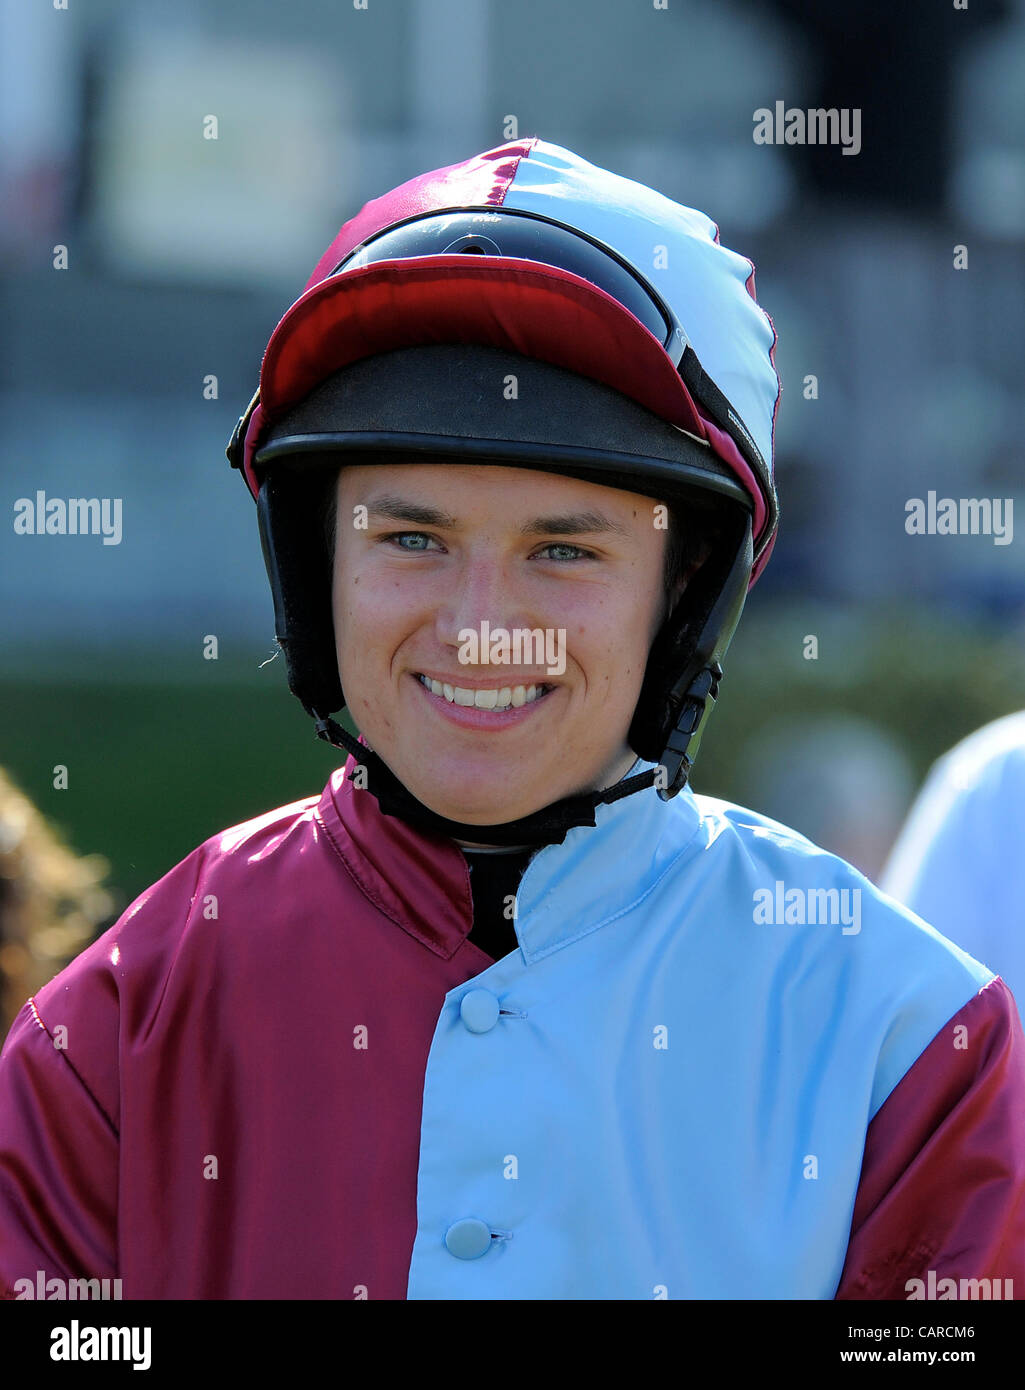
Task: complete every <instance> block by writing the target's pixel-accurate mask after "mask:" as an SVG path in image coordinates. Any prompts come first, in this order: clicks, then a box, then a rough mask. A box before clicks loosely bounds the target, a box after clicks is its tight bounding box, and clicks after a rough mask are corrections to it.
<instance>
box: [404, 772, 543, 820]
mask: <svg viewBox="0 0 1025 1390" xmlns="http://www.w3.org/2000/svg"><path fill="white" fill-rule="evenodd" d="M396 776H397V777H399V780H400V781H401V782H402V783H403V784H404V785H405V786H406V787H407V788H408V789H409V791H411V792H412V793H413V795H414V796H415V797H416V799H417V800H418V801H421V802H423V804H424V805H425V806H426V807H427V808H428V809H429V810H431V811H433V812H434V813H435V814H436V815H439V816H444V817H445V818H446V820H454V821H460V822H461V823H462V824H464V825H505V824H506V823H507V822H508V821H513V820H520V819H521V818H522V817H523V816H529V815H531V814H532V813H533V812H534V811H539V810H540V809H541V808H542V806H547V805H549V803H550V802H552V801H555V800H557V799H558V798H559V796H560V795H563V793H560V792H558V791H552V790H551V789H550V788H548V787H544V786H542V787H539V789H538V791H537V792H536V794H535V795H533V796H531V795H530V794H529V793H528V792H527V791H526V789H523V788H519V787H509V786H508V785H506V786H504V787H503V788H502V789H501V790H500V791H499V792H498V794H497V795H486V794H485V790H486V788H487V787H488V786H489V784H490V785H491V786H496V784H497V785H499V786H501V783H500V782H499V778H498V777H497V776H496V774H495V772H494V771H493V770H489V771H488V772H487V773H486V774H481V775H478V776H472V775H469V776H468V775H467V774H466V773H465V772H463V773H461V774H460V775H459V776H455V777H452V778H447V777H444V776H438V775H435V776H427V777H424V778H422V779H421V778H419V777H416V778H409V779H407V778H405V777H403V776H402V775H401V773H399V772H398V771H397V770H396ZM541 780H542V782H544V781H545V779H543V778H542V779H541Z"/></svg>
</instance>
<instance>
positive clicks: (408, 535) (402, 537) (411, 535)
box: [382, 531, 434, 552]
mask: <svg viewBox="0 0 1025 1390" xmlns="http://www.w3.org/2000/svg"><path fill="white" fill-rule="evenodd" d="M382 539H383V540H386V541H394V542H395V544H396V545H398V547H399V549H400V550H407V551H413V552H420V551H424V550H426V549H427V547H428V545H430V543H431V542H432V541H433V539H434V537H433V536H428V535H427V534H426V532H424V531H396V532H394V533H393V534H392V535H390V536H383V537H382ZM409 540H412V541H423V542H424V544H423V545H403V544H402V542H403V541H409Z"/></svg>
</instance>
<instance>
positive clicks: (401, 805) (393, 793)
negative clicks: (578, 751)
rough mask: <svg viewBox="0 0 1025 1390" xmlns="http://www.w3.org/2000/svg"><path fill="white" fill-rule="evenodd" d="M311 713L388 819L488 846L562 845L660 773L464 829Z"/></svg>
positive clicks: (650, 771)
mask: <svg viewBox="0 0 1025 1390" xmlns="http://www.w3.org/2000/svg"><path fill="white" fill-rule="evenodd" d="M309 713H310V714H311V715H312V716H313V719H314V720H315V721H316V728H317V737H318V738H322V739H323V740H324V741H325V743H330V744H331V746H332V747H333V748H340V749H342V751H343V752H346V753H351V754H352V756H353V757H354V758H355V759H356V762H357V763H358V764H359V765H360V766H361V767H362V768H364V769H365V777H366V781H365V783H362V784H361V785H365V787H366V790H367V791H369V792H373V794H374V796H375V797H376V798H377V801H378V804H379V805H380V807H381V810H382V811H383V812H384V814H385V815H386V816H396V817H398V818H399V819H400V820H404V821H408V822H410V824H412V825H415V826H416V827H417V828H418V829H420V830H426V831H428V832H430V833H432V834H434V835H444V836H448V837H449V838H450V839H453V840H470V841H475V842H477V843H478V844H488V845H524V844H532V845H561V844H562V842H563V840H565V838H566V836H567V834H568V833H569V831H570V830H572V829H573V827H574V826H577V825H589V826H593V825H594V823H595V817H594V813H595V808H596V807H598V806H600V805H602V804H603V803H608V802H612V801H619V800H621V798H622V797H624V796H630V795H631V794H632V793H633V792H639V791H644V789H645V788H646V787H651V786H653V785H654V783H655V778H656V776H657V772H658V769H657V768H649V769H648V771H647V772H639V773H638V774H637V776H636V777H628V778H627V779H626V780H625V781H623V782H617V783H616V784H615V786H613V787H607V788H606V789H605V790H604V791H599V792H580V793H578V794H577V795H576V796H566V797H563V798H562V800H561V801H553V802H552V804H551V805H550V806H543V807H542V808H541V810H540V811H535V812H534V813H533V814H532V815H529V816H521V817H520V819H519V820H511V821H506V822H505V824H504V825H464V824H463V823H462V822H461V821H455V820H448V819H446V817H445V816H439V815H437V814H436V812H434V811H431V810H430V809H429V808H428V807H426V806H425V805H424V804H423V802H422V801H418V800H417V799H416V797H415V796H414V795H413V794H412V792H410V791H409V790H408V789H407V788H406V787H404V786H403V785H402V783H401V782H400V781H399V779H398V778H397V777H396V776H395V774H394V773H393V772H392V770H391V768H390V767H389V766H388V765H387V763H385V762H384V761H383V760H382V759H381V758H380V757H379V756H378V755H377V754H376V753H374V752H372V751H371V750H370V749H369V748H368V747H367V746H366V745H365V744H363V743H359V742H357V740H356V739H354V738H353V736H352V735H351V734H350V733H349V732H348V731H347V730H346V729H343V728H342V726H341V725H340V724H336V723H335V721H334V720H333V719H330V718H327V717H325V716H323V715H319V714H317V713H316V711H315V710H310V711H309ZM357 772H358V769H356V770H354V771H353V772H351V773H350V774H349V780H350V781H353V780H354V779H355V778H356V775H357Z"/></svg>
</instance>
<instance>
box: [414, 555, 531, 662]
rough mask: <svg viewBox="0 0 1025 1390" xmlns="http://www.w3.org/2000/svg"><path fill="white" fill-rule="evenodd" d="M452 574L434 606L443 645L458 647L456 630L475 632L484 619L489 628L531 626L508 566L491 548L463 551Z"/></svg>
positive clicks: (439, 636)
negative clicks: (449, 586)
mask: <svg viewBox="0 0 1025 1390" xmlns="http://www.w3.org/2000/svg"><path fill="white" fill-rule="evenodd" d="M452 577H453V587H452V589H451V590H450V592H449V595H448V597H447V598H446V599H445V601H444V602H443V603H442V604H441V605H440V606H439V608H438V612H437V618H436V629H435V630H436V635H437V637H438V640H439V641H440V642H442V643H444V644H445V645H446V646H452V647H457V646H460V645H461V643H462V638H460V636H459V634H460V632H465V630H466V629H468V628H470V629H472V630H473V631H475V632H479V631H480V628H481V624H482V623H483V622H484V621H487V623H488V625H489V626H490V628H491V629H492V630H494V629H495V628H500V627H504V628H513V627H530V626H533V624H532V623H531V621H530V616H531V615H530V614H529V613H528V612H527V610H526V609H525V607H524V601H523V598H522V596H521V595H520V594H519V593H517V591H516V590H517V583H516V579H515V576H514V574H513V572H512V570H511V568H510V567H509V566H508V565H507V564H505V563H504V562H503V560H502V558H501V557H500V556H497V555H496V554H495V553H494V550H493V549H492V550H491V552H490V553H487V552H485V551H484V550H474V551H473V552H471V553H469V554H467V555H466V557H465V558H464V559H463V561H462V563H461V564H460V565H459V567H458V570H457V571H456V573H455V574H454V575H453V576H452Z"/></svg>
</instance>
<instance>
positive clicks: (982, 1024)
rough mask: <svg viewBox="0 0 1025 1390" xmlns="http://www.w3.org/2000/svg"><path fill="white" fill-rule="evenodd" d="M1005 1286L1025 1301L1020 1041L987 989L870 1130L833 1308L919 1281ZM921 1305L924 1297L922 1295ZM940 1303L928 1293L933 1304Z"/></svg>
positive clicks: (1007, 1293) (1004, 1003) (999, 987)
mask: <svg viewBox="0 0 1025 1390" xmlns="http://www.w3.org/2000/svg"><path fill="white" fill-rule="evenodd" d="M930 1272H931V1275H932V1281H933V1286H934V1287H935V1284H936V1283H937V1282H938V1281H939V1280H940V1279H955V1280H961V1279H991V1280H996V1279H1001V1280H1005V1281H1006V1280H1012V1281H1013V1293H1012V1292H1011V1289H1010V1288H1009V1286H1008V1285H1007V1284H1006V1283H1004V1284H1003V1285H1002V1289H1003V1291H1004V1292H1003V1295H1002V1296H1004V1297H1014V1298H1019V1299H1021V1298H1025V1036H1023V1034H1022V1026H1021V1020H1020V1019H1019V1017H1018V1010H1017V1007H1016V1005H1015V1002H1014V998H1013V997H1012V995H1011V992H1010V990H1009V989H1008V988H1007V986H1006V985H1005V984H1004V982H1003V980H1001V979H999V978H996V979H994V980H991V981H990V982H989V984H987V985H986V986H985V987H984V988H983V989H981V990H980V991H979V993H978V994H976V995H975V996H974V998H972V999H971V1000H969V1002H968V1003H967V1004H966V1005H965V1006H964V1008H962V1009H960V1010H959V1011H958V1012H957V1013H956V1014H955V1015H954V1017H953V1018H952V1019H951V1020H950V1021H949V1023H947V1024H946V1025H945V1026H944V1027H943V1028H942V1029H941V1030H940V1032H939V1033H938V1034H937V1035H936V1037H935V1038H934V1039H933V1041H932V1042H931V1043H930V1044H929V1046H928V1047H927V1048H926V1049H925V1051H924V1052H923V1053H922V1054H921V1056H920V1057H919V1058H918V1060H917V1061H916V1062H915V1063H914V1065H913V1066H912V1067H911V1068H910V1069H909V1071H908V1072H907V1073H906V1074H905V1076H904V1077H902V1079H901V1080H900V1082H899V1083H898V1084H897V1086H895V1087H894V1089H893V1091H892V1092H891V1093H890V1095H889V1096H888V1097H887V1099H886V1100H885V1102H884V1103H883V1105H882V1106H881V1107H880V1109H879V1111H878V1112H877V1114H876V1115H875V1117H874V1119H873V1120H872V1122H871V1124H870V1125H869V1127H868V1132H867V1134H866V1136H865V1153H864V1158H863V1161H862V1168H861V1179H860V1182H859V1184H858V1193H857V1197H856V1200H855V1204H854V1217H853V1221H852V1223H851V1238H850V1242H849V1244H848V1247H847V1259H846V1262H845V1264H844V1268H843V1274H842V1275H841V1278H840V1284H839V1286H838V1288H837V1291H836V1294H835V1297H836V1298H837V1299H900V1300H904V1299H907V1298H908V1297H909V1293H908V1291H907V1288H906V1285H907V1282H908V1281H909V1280H911V1279H921V1280H922V1281H924V1282H925V1283H926V1284H928V1283H929V1282H930ZM927 1296H928V1295H927ZM931 1296H932V1297H937V1295H936V1294H935V1293H933V1294H932V1295H931Z"/></svg>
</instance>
